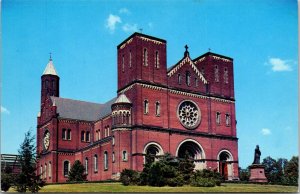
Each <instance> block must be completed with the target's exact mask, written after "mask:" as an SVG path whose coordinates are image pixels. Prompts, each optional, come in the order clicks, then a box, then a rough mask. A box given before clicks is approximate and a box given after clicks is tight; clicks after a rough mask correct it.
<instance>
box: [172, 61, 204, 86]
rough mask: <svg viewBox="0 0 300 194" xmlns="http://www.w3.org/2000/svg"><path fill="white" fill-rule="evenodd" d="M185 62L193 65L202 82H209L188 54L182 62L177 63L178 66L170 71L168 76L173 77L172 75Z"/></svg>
mask: <svg viewBox="0 0 300 194" xmlns="http://www.w3.org/2000/svg"><path fill="white" fill-rule="evenodd" d="M185 63H188V64H190V65H191V66H192V69H193V70H194V71H195V72H196V74H197V75H198V77H199V78H200V79H201V80H202V82H203V83H204V84H207V83H208V82H207V81H206V79H205V78H204V76H203V75H202V73H200V71H199V70H198V68H197V67H196V65H195V64H194V62H193V61H192V60H191V59H190V57H189V56H186V57H185V58H184V59H183V60H181V62H180V63H179V64H178V65H176V67H174V68H173V69H172V70H171V71H170V72H169V73H168V76H169V77H171V76H172V75H174V74H175V73H176V72H177V71H178V70H179V69H180V68H181V67H182V66H183V65H184V64H185Z"/></svg>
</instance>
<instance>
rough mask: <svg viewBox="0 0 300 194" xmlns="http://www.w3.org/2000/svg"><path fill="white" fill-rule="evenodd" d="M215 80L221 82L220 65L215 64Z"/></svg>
mask: <svg viewBox="0 0 300 194" xmlns="http://www.w3.org/2000/svg"><path fill="white" fill-rule="evenodd" d="M215 82H219V67H218V65H216V66H215Z"/></svg>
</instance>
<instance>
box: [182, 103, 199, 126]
mask: <svg viewBox="0 0 300 194" xmlns="http://www.w3.org/2000/svg"><path fill="white" fill-rule="evenodd" d="M177 117H178V119H179V121H180V123H181V124H182V125H183V126H184V127H185V128H187V129H195V128H196V127H197V126H198V125H199V123H200V121H201V112H200V109H199V107H198V106H197V104H196V103H195V102H193V101H190V100H185V101H183V102H181V103H180V104H179V106H178V109H177Z"/></svg>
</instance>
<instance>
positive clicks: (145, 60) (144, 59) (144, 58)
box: [143, 49, 148, 66]
mask: <svg viewBox="0 0 300 194" xmlns="http://www.w3.org/2000/svg"><path fill="white" fill-rule="evenodd" d="M143 63H144V66H148V52H147V49H144V52H143Z"/></svg>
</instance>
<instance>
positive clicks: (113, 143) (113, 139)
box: [112, 137, 115, 145]
mask: <svg viewBox="0 0 300 194" xmlns="http://www.w3.org/2000/svg"><path fill="white" fill-rule="evenodd" d="M112 145H115V137H112Z"/></svg>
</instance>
